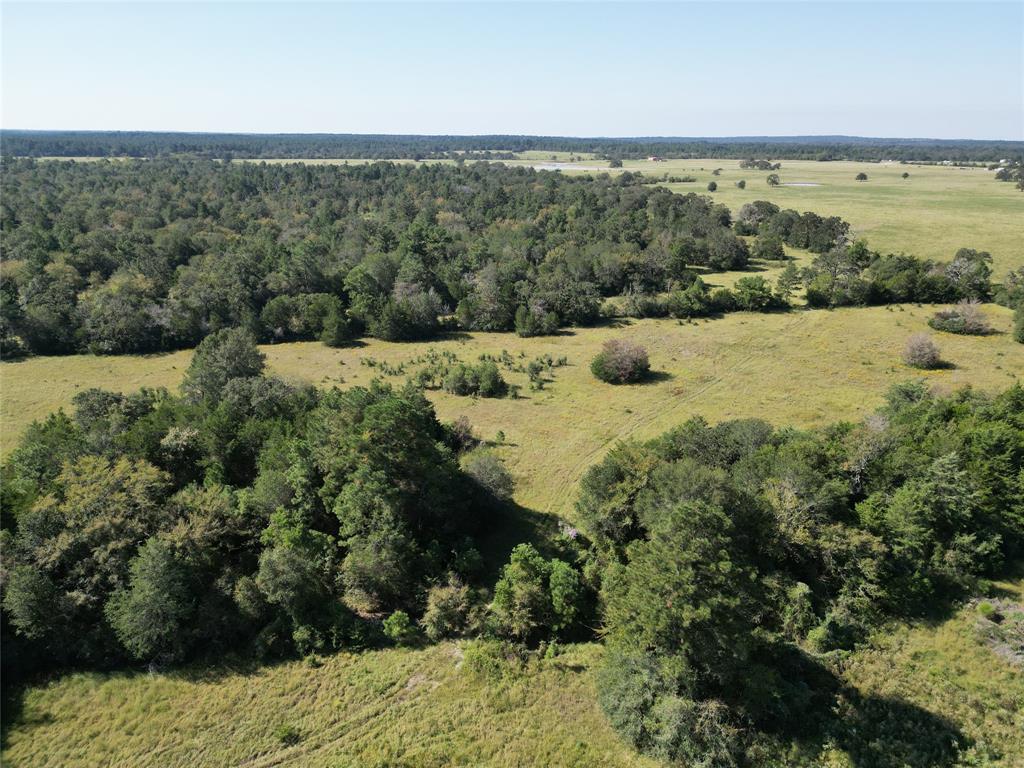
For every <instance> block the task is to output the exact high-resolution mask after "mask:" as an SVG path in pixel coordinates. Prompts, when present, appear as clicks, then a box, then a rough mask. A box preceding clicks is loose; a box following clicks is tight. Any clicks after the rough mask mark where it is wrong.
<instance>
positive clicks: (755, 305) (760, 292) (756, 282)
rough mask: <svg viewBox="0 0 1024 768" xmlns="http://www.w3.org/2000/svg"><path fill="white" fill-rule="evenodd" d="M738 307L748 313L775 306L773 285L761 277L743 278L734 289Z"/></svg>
mask: <svg viewBox="0 0 1024 768" xmlns="http://www.w3.org/2000/svg"><path fill="white" fill-rule="evenodd" d="M732 293H733V296H735V298H736V306H737V307H739V308H740V309H744V310H747V311H748V312H760V311H761V310H764V309H768V308H770V307H773V306H775V302H776V300H775V292H774V291H773V290H772V286H771V283H769V282H768V281H767V280H765V279H764V278H763V277H761V276H760V275H752V276H747V277H741V278H740V279H739V280H737V281H736V285H735V286H734V288H733V292H732Z"/></svg>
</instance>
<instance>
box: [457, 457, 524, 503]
mask: <svg viewBox="0 0 1024 768" xmlns="http://www.w3.org/2000/svg"><path fill="white" fill-rule="evenodd" d="M462 471H463V472H465V473H466V474H467V475H469V476H470V477H472V478H473V479H474V480H476V481H477V483H478V484H479V485H480V486H481V487H482V488H485V489H486V490H487V491H488V492H489V493H490V494H491V495H492V496H494V497H495V498H498V499H510V498H512V492H513V491H514V490H515V480H514V479H513V478H512V474H511V473H510V472H509V471H508V470H507V469H506V468H505V463H504V462H503V461H502V460H501V457H500V456H498V454H496V453H495V452H494V451H490V450H487V449H486V448H481V449H478V450H475V451H473V452H472V453H470V454H468V455H467V456H466V458H465V460H464V461H463V462H462Z"/></svg>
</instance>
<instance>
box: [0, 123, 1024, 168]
mask: <svg viewBox="0 0 1024 768" xmlns="http://www.w3.org/2000/svg"><path fill="white" fill-rule="evenodd" d="M0 151H2V153H3V155H4V156H13V157H138V158H146V157H148V158H152V157H159V156H164V155H182V154H188V155H194V156H197V157H206V158H218V159H226V158H231V157H236V158H239V159H242V158H248V159H260V158H264V159H267V158H294V159H303V158H310V159H313V158H366V159H380V160H387V159H415V160H420V159H442V158H450V159H457V158H459V157H464V156H465V155H466V154H472V155H475V156H477V157H479V158H480V159H508V158H510V157H512V156H513V155H514V153H517V152H527V151H545V152H574V153H592V154H597V155H599V156H601V157H604V158H606V159H620V160H621V159H642V158H646V157H649V156H652V155H654V156H660V157H715V158H741V159H742V158H749V157H758V156H760V157H775V158H783V159H791V160H867V161H874V160H906V161H915V162H935V161H945V160H948V161H952V162H962V163H974V162H998V161H999V160H1002V159H1005V158H1010V157H1019V156H1020V155H1021V153H1022V152H1024V143H1022V142H1019V141H1016V142H1015V141H996V140H961V139H899V138H889V139H885V138H866V137H858V136H788V137H786V136H783V137H740V138H716V137H678V138H676V137H635V138H574V137H567V136H503V135H490V136H416V135H381V134H378V135H374V134H326V133H321V134H231V133H170V132H167V133H164V132H154V131H23V130H4V131H0Z"/></svg>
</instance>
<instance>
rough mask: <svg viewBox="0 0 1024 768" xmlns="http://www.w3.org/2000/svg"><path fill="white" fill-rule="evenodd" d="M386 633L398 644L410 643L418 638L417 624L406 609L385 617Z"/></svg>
mask: <svg viewBox="0 0 1024 768" xmlns="http://www.w3.org/2000/svg"><path fill="white" fill-rule="evenodd" d="M384 634H385V635H387V637H388V639H389V640H391V642H393V643H395V644H397V645H408V644H409V643H411V642H413V641H414V640H415V639H416V626H415V625H414V624H413V623H412V621H411V620H410V619H409V614H408V613H406V612H405V611H395V612H394V613H392V614H391V615H390V616H388V617H387V618H386V619H384Z"/></svg>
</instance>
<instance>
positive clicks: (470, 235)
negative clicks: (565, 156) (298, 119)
mask: <svg viewBox="0 0 1024 768" xmlns="http://www.w3.org/2000/svg"><path fill="white" fill-rule="evenodd" d="M4 171H5V172H4V174H3V178H2V180H0V191H2V193H3V195H2V197H3V200H2V201H0V233H2V238H3V243H4V251H5V258H4V265H3V270H4V271H3V280H2V281H0V292H2V295H0V310H2V311H0V352H2V353H4V354H5V355H6V356H14V355H16V354H18V353H24V352H34V353H41V354H63V353H68V352H80V351H92V352H95V353H101V354H103V353H130V352H149V351H155V350H163V349H174V348H182V347H191V346H194V345H195V344H196V343H198V342H199V341H200V340H201V339H202V338H203V337H204V336H206V335H207V334H209V333H211V332H214V331H216V330H219V329H221V328H226V327H245V328H247V329H248V330H249V331H250V332H252V333H253V334H254V335H256V336H257V337H259V338H261V339H264V340H274V339H294V338H322V339H323V340H324V341H325V342H327V343H329V344H340V343H344V342H345V341H346V340H347V339H350V338H352V337H353V336H355V335H359V334H363V333H369V334H371V335H374V336H378V337H380V338H384V339H390V340H411V339H423V338H429V337H431V336H434V335H436V334H437V333H439V332H441V331H442V330H444V329H445V328H447V327H453V326H454V324H457V325H458V326H460V327H463V328H467V329H474V330H512V329H513V328H516V327H518V328H520V329H522V331H523V332H524V334H526V335H530V334H534V333H538V332H542V331H543V332H551V331H552V330H553V329H554V328H556V327H558V326H564V325H585V324H588V323H593V322H595V321H596V320H597V319H598V318H599V309H600V301H601V299H602V297H607V296H614V295H619V294H621V293H623V292H624V291H625V290H626V289H627V288H631V289H635V290H642V291H647V290H667V289H669V288H670V287H672V285H674V282H673V281H675V280H677V279H680V278H682V279H685V278H688V277H689V276H690V272H689V271H688V270H687V267H688V266H694V265H696V266H707V267H710V268H712V269H735V268H741V267H742V266H744V265H745V263H746V260H747V258H748V255H749V254H748V250H747V246H746V244H745V243H744V241H743V240H742V239H741V238H739V237H737V236H736V235H735V233H733V232H732V230H731V229H730V225H731V223H732V220H731V215H730V212H729V210H728V208H726V207H725V206H723V205H718V204H715V203H714V202H713V201H712V200H710V199H709V198H707V197H703V196H700V195H696V194H689V195H676V194H673V193H671V192H669V191H668V190H666V189H663V188H660V187H657V186H653V185H650V184H647V183H646V181H647V180H646V179H644V178H643V177H641V176H639V175H636V174H628V175H627V174H623V175H622V176H620V177H617V178H614V179H613V178H610V177H608V176H599V177H589V176H586V177H572V178H570V177H564V176H562V175H560V174H550V173H540V172H537V171H533V170H529V169H511V168H505V167H500V166H494V165H489V164H474V165H469V166H465V167H442V166H422V167H413V166H404V165H396V164H392V163H377V164H373V165H368V166H352V167H322V166H309V165H303V164H295V165H286V166H278V165H263V164H260V165H255V164H248V163H219V162H212V161H199V160H180V159H166V160H155V161H124V162H97V163H70V162H69V163H52V162H38V161H32V160H18V161H13V162H9V163H7V164H6V165H5V169H4Z"/></svg>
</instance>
